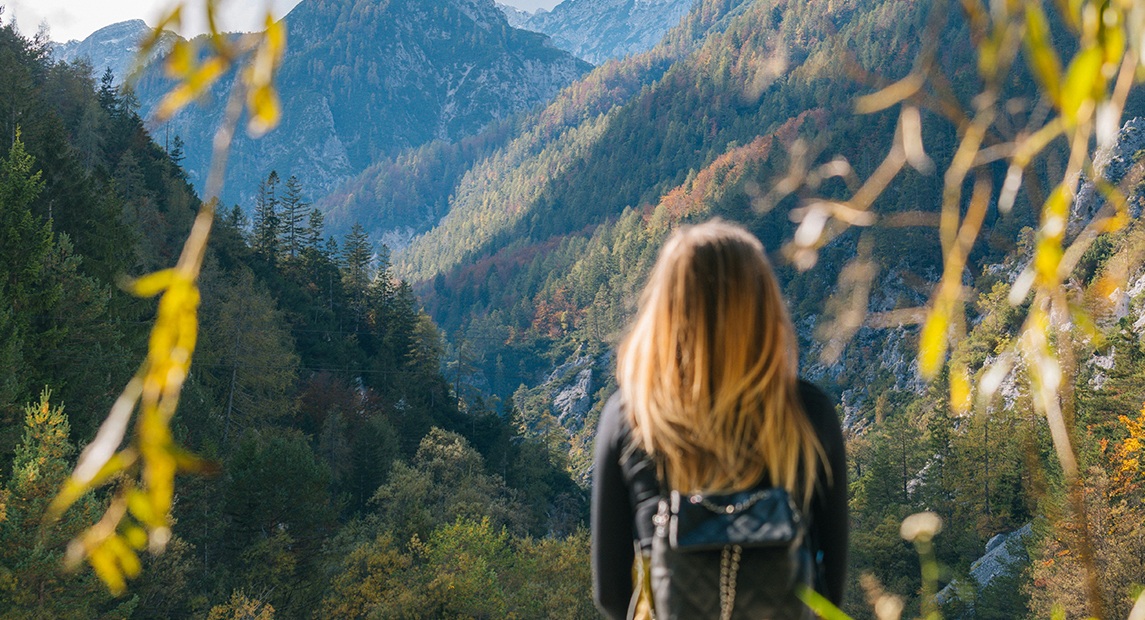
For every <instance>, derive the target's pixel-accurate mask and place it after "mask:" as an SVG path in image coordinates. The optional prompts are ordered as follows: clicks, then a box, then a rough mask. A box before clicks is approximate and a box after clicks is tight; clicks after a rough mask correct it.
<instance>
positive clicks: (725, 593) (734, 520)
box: [650, 487, 816, 620]
mask: <svg viewBox="0 0 1145 620" xmlns="http://www.w3.org/2000/svg"><path fill="white" fill-rule="evenodd" d="M653 523H654V525H655V536H654V537H653V539H652V555H651V558H650V560H651V561H650V564H651V566H650V573H651V587H652V588H651V589H652V598H653V602H654V608H655V616H656V620H678V619H688V620H693V619H695V620H699V619H713V620H714V619H716V618H718V619H719V620H741V619H742V620H746V619H749V618H750V619H751V620H761V619H773V620H788V619H798V620H802V619H804V618H806V619H811V618H814V617H815V615H814V613H813V612H812V611H811V610H810V609H809V608H808V607H807V606H806V605H804V604H803V602H802V601H801V600H800V599H799V598H798V596H797V595H796V591H797V589H798V588H799V587H800V586H806V587H814V585H815V584H814V581H815V574H816V570H815V562H814V559H813V557H812V552H811V548H810V541H809V537H808V527H807V523H806V520H805V519H804V516H803V514H802V513H801V512H800V510H799V509H798V508H797V507H796V505H795V503H794V501H792V499H791V496H790V494H789V493H788V492H787V491H786V490H785V489H782V488H776V487H760V488H756V489H751V490H747V491H741V492H738V493H730V494H695V495H690V496H689V495H682V494H680V493H679V492H677V491H672V492H671V493H669V494H667V495H666V496H664V497H661V499H660V504H659V508H658V511H657V514H656V516H655V517H654V519H653Z"/></svg>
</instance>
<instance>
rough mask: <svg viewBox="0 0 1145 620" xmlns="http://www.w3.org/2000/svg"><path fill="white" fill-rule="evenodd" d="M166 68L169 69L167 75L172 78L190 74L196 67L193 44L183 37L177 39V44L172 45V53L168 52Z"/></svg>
mask: <svg viewBox="0 0 1145 620" xmlns="http://www.w3.org/2000/svg"><path fill="white" fill-rule="evenodd" d="M165 68H166V70H167V77H170V78H172V79H180V78H182V77H183V76H186V75H188V74H190V73H191V71H192V70H193V69H194V68H195V55H194V52H193V50H192V49H191V44H190V43H188V42H187V41H184V40H182V39H179V40H177V41H175V45H173V46H172V47H171V51H170V53H168V54H167V63H166V65H165Z"/></svg>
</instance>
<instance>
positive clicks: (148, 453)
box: [45, 0, 286, 594]
mask: <svg viewBox="0 0 1145 620" xmlns="http://www.w3.org/2000/svg"><path fill="white" fill-rule="evenodd" d="M218 4H219V2H218V0H206V9H207V21H208V25H209V28H210V32H209V34H208V35H207V36H206V37H205V38H204V39H195V40H192V41H191V42H188V41H183V40H179V41H178V42H177V43H176V44H175V45H174V47H173V48H172V50H171V51H170V53H169V54H168V55H167V58H166V62H165V70H166V73H167V76H168V77H169V78H171V79H173V80H175V85H174V87H173V88H172V89H171V91H170V92H169V93H168V94H167V95H166V97H164V99H163V101H162V102H161V103H160V104H159V108H158V110H157V112H156V116H157V120H159V121H165V120H167V119H169V118H170V117H171V116H172V115H174V114H175V113H177V112H178V111H179V110H180V109H182V108H183V107H184V106H186V105H187V104H188V103H190V102H192V101H194V100H195V99H197V98H199V97H200V96H202V95H203V94H204V93H206V92H207V91H208V89H210V88H211V87H212V86H213V85H214V84H215V83H216V82H218V80H219V79H220V78H222V77H223V76H225V75H226V74H227V73H228V72H229V71H231V70H232V69H235V68H238V67H240V65H242V64H243V63H244V62H245V66H242V67H241V68H239V69H238V71H237V72H236V74H235V78H234V82H233V84H232V85H231V87H230V94H229V96H228V99H227V103H226V109H225V114H224V118H223V121H222V122H221V123H220V125H219V127H218V129H217V130H216V132H215V137H214V143H213V151H212V159H211V168H210V173H209V175H208V177H207V185H206V191H205V193H204V196H203V198H204V199H203V201H202V204H201V206H200V208H199V212H198V214H197V216H196V217H195V221H194V224H193V226H192V229H191V232H190V234H189V236H188V238H187V241H186V242H185V244H184V246H183V251H182V254H181V255H180V256H179V260H178V262H177V263H176V265H175V266H174V267H173V268H170V269H164V270H162V271H158V272H155V273H152V274H149V275H146V276H143V277H141V278H139V279H137V280H134V281H133V282H131V283H129V284H128V285H127V286H128V289H129V290H130V291H131V292H132V293H134V294H135V295H138V296H141V297H153V296H156V295H158V296H159V307H158V311H157V313H156V319H155V325H154V326H153V328H152V330H151V336H150V340H149V343H148V351H147V357H146V359H144V361H143V363H142V364H141V365H140V367H139V369H138V370H137V371H136V373H135V375H134V376H133V377H132V379H131V380H130V381H129V382H128V384H127V386H126V387H125V388H124V390H123V392H122V393H121V394H120V396H119V398H118V399H117V400H116V402H115V404H114V405H112V408H111V411H110V413H109V414H108V416H107V419H106V420H105V421H104V422H103V424H102V425H101V426H100V428H99V432H98V433H97V434H96V437H95V439H94V440H93V441H92V442H91V443H90V444H89V445H88V446H87V448H85V449H84V451H83V453H82V454H81V455H80V458H79V462H78V463H77V464H76V468H75V470H74V471H73V472H72V474H71V476H70V477H69V478H68V480H67V481H66V482H65V483H64V486H63V488H62V489H61V490H60V492H59V494H58V495H57V496H56V497H55V499H54V500H53V501H52V503H51V505H50V506H49V507H48V511H47V514H46V516H45V519H46V521H47V522H48V523H51V522H54V521H55V520H57V519H59V517H60V516H61V515H62V514H63V512H64V511H66V510H67V509H68V508H69V507H70V506H72V505H73V504H74V503H75V502H76V501H77V500H79V499H80V498H81V497H82V496H84V495H85V494H86V493H88V492H90V491H92V490H93V489H95V488H97V487H100V486H102V485H106V484H113V485H115V491H114V493H113V494H112V497H111V501H110V504H109V505H108V508H107V510H106V511H105V512H104V514H103V517H102V518H101V519H100V520H99V522H97V523H96V524H94V525H92V526H91V527H90V528H88V529H87V530H85V531H84V532H83V533H81V534H80V535H79V536H77V537H76V538H75V539H74V540H72V541H71V543H70V544H69V547H68V553H67V558H66V561H67V563H68V564H69V565H70V566H73V567H74V566H76V565H78V563H79V562H80V561H82V560H84V559H86V560H87V561H88V562H89V563H90V564H91V566H92V568H93V569H94V570H95V572H96V574H97V575H98V576H99V577H100V579H102V580H103V582H104V583H105V584H106V585H107V587H108V589H110V590H111V591H112V592H113V593H115V594H118V593H121V592H123V590H124V589H125V588H126V580H127V578H130V577H134V576H136V575H137V574H139V571H140V569H141V564H140V560H139V557H138V552H139V551H141V550H143V549H144V548H150V550H151V551H152V552H153V553H158V552H160V551H162V550H163V549H164V547H165V546H166V544H167V542H168V541H169V540H170V538H171V528H170V525H171V517H170V512H171V504H172V500H173V498H174V483H175V474H176V472H179V471H183V472H203V471H205V470H208V469H210V468H211V467H212V465H211V464H210V463H208V462H206V461H204V460H202V459H199V458H198V457H196V456H194V455H192V454H190V453H189V452H187V451H186V450H184V449H182V448H181V447H180V446H179V445H177V444H176V443H175V441H174V438H173V436H172V433H171V425H170V422H171V417H172V416H173V415H174V414H175V409H176V406H177V405H178V402H179V394H180V391H181V390H182V387H183V383H184V381H185V380H186V378H187V373H188V371H189V370H190V366H191V357H192V354H193V352H194V349H195V340H196V337H197V335H198V307H199V288H198V278H199V271H200V269H201V268H202V265H203V257H204V255H205V252H206V246H207V238H208V236H209V234H210V230H211V224H212V223H213V221H214V218H215V206H216V204H217V202H218V196H219V193H220V192H221V190H222V184H223V172H224V170H225V168H226V160H227V155H228V152H229V147H230V143H231V138H232V136H233V135H234V131H235V128H236V127H237V125H238V121H239V117H240V116H241V114H242V112H243V110H244V108H245V109H246V110H247V111H248V116H249V119H250V120H249V125H248V131H249V132H250V133H251V134H254V135H261V134H262V133H265V132H266V131H268V130H269V129H271V128H272V127H274V126H275V125H276V124H277V123H278V119H279V115H280V106H279V103H278V97H277V94H276V92H275V90H274V84H273V78H274V74H275V71H276V70H277V68H278V66H279V64H280V62H281V60H282V55H283V51H284V49H285V45H286V32H285V28H284V26H283V24H282V23H280V22H275V21H274V19H273V17H272V16H271V15H270V14H269V13H268V14H267V16H266V30H265V31H263V32H261V33H257V34H245V35H241V36H233V35H229V34H225V33H222V32H220V31H219V29H218V24H217V19H216V18H217V15H218ZM183 8H184V7H183V5H182V4H178V5H176V6H175V7H174V8H173V9H172V10H171V11H170V12H168V13H167V14H166V15H165V16H164V17H163V18H162V19H161V20H160V22H159V25H158V26H157V27H156V28H155V30H154V31H153V32H152V34H151V36H150V37H148V38H147V39H146V40H145V41H144V42H143V44H142V46H141V49H140V51H139V58H146V57H148V55H149V54H150V53H151V52H152V51H153V50H154V49H155V47H156V46H157V45H158V44H159V41H160V36H161V34H162V33H163V31H164V29H166V28H168V27H173V28H178V27H179V26H180V24H181V20H182V12H183ZM200 43H201V44H203V45H205V47H206V49H205V50H200V49H197V47H198V45H199V44H200ZM136 413H138V415H135V414H136ZM133 416H134V417H135V426H134V433H133V434H132V436H131V437H130V439H128V440H127V442H126V445H124V439H125V438H126V437H127V429H128V425H129V423H130V422H131V419H132V417H133Z"/></svg>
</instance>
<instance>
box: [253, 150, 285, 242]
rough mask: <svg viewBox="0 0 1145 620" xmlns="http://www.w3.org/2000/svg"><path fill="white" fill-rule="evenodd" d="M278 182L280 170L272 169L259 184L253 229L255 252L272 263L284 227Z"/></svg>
mask: <svg viewBox="0 0 1145 620" xmlns="http://www.w3.org/2000/svg"><path fill="white" fill-rule="evenodd" d="M278 182H279V180H278V172H276V171H274V170H271V171H270V174H269V175H267V177H266V180H265V181H262V182H260V183H259V184H258V194H257V195H256V196H255V206H254V222H253V230H252V231H251V246H252V248H253V249H254V252H255V254H256V255H258V256H260V257H262V259H263V260H265V261H268V262H271V263H273V262H274V261H275V259H276V258H277V257H278V253H279V242H278V240H279V236H278V232H279V229H280V228H281V227H282V220H281V218H280V217H279V200H278V196H277V191H278Z"/></svg>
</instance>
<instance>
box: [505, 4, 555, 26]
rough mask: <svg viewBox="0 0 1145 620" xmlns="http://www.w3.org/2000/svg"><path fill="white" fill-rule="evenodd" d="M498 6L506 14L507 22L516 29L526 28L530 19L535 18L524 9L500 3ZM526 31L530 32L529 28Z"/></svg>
mask: <svg viewBox="0 0 1145 620" xmlns="http://www.w3.org/2000/svg"><path fill="white" fill-rule="evenodd" d="M496 4H497V9H498V10H500V11H501V12H502V13H504V14H505V20H506V21H508V22H509V25H510V26H512V27H514V28H525V22H526V21H528V20H529V18H530V17H532V16H533V14H532V13H530V12H528V11H526V10H524V9H518V8H517V7H515V6H509V5H508V4H501V3H500V2H498V3H496ZM543 10H544V9H541V11H543ZM525 29H526V30H529V28H525Z"/></svg>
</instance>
